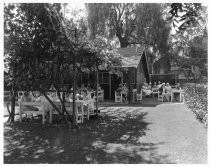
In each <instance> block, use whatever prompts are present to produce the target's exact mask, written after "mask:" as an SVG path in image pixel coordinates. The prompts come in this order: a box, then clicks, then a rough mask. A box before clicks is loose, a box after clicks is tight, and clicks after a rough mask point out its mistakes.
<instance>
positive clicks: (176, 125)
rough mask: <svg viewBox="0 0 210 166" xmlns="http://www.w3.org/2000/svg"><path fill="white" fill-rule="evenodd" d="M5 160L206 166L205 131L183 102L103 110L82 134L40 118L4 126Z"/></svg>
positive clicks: (85, 126)
mask: <svg viewBox="0 0 210 166" xmlns="http://www.w3.org/2000/svg"><path fill="white" fill-rule="evenodd" d="M4 162H5V163H57V164H59V163H62V164H64V163H72V164H73V163H74V164H80V163H83V164H84V163H92V164H97V163H99V164H104V163H106V164H110V163H125V164H137V163H146V164H150V163H152V164H160V163H166V164H170V163H175V164H182V163H184V164H189V163H192V164H197V163H199V164H203V163H206V162H207V129H206V128H204V127H203V125H202V124H201V123H199V122H198V121H197V120H196V119H195V118H194V117H193V115H192V113H191V112H190V111H189V110H188V109H187V108H186V107H185V106H184V105H183V104H161V105H157V106H153V107H136V106H133V107H128V106H125V107H106V108H105V107H104V108H103V107H101V115H100V117H99V118H98V119H92V120H89V121H86V122H85V123H84V124H83V125H80V129H79V131H73V130H72V129H67V128H66V126H65V125H61V124H60V125H50V124H46V125H42V124H41V120H40V119H39V121H38V122H36V121H35V122H34V123H33V122H24V123H22V124H20V123H19V122H16V124H15V125H14V126H7V125H5V126H4Z"/></svg>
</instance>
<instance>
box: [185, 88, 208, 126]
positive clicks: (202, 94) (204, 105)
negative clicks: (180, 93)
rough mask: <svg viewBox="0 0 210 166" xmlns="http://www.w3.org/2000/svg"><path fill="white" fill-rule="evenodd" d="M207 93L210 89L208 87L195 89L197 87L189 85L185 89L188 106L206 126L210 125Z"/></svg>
mask: <svg viewBox="0 0 210 166" xmlns="http://www.w3.org/2000/svg"><path fill="white" fill-rule="evenodd" d="M207 92H208V87H207V86H206V85H200V86H197V87H195V85H190V84H188V85H187V86H186V89H185V101H186V104H187V105H188V107H189V108H190V109H191V110H192V111H193V113H194V114H195V115H196V117H197V118H198V119H199V120H200V121H201V122H203V123H204V124H205V125H206V126H207V125H208V102H207V100H208V97H207Z"/></svg>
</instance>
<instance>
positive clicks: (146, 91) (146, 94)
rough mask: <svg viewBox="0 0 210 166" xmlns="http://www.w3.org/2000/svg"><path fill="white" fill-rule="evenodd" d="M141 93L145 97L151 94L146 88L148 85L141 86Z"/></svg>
mask: <svg viewBox="0 0 210 166" xmlns="http://www.w3.org/2000/svg"><path fill="white" fill-rule="evenodd" d="M142 92H144V93H145V96H150V95H151V94H152V90H151V89H149V88H148V84H147V83H146V82H145V83H144V84H143V86H142Z"/></svg>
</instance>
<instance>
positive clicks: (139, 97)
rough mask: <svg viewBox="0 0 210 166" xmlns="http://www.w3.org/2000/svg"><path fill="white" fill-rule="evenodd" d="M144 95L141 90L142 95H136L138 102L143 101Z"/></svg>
mask: <svg viewBox="0 0 210 166" xmlns="http://www.w3.org/2000/svg"><path fill="white" fill-rule="evenodd" d="M142 93H143V92H142V90H141V93H137V94H136V100H137V101H141V100H142Z"/></svg>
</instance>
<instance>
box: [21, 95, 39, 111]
mask: <svg viewBox="0 0 210 166" xmlns="http://www.w3.org/2000/svg"><path fill="white" fill-rule="evenodd" d="M20 101H21V102H32V101H34V100H33V96H32V95H31V94H30V93H29V92H27V91H26V92H24V94H23V95H22V96H21V98H20ZM23 109H24V110H28V111H39V109H38V108H37V107H34V106H31V105H27V106H23Z"/></svg>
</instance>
